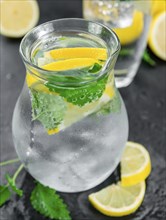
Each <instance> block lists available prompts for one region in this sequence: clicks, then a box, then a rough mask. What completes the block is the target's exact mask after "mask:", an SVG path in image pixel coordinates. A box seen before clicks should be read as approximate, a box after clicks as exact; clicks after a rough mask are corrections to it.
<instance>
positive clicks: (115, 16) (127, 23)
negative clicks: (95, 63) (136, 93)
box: [83, 0, 151, 87]
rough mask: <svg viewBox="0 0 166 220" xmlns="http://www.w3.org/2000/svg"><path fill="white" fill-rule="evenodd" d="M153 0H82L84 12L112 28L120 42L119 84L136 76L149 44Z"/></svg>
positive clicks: (126, 83) (116, 73)
mask: <svg viewBox="0 0 166 220" xmlns="http://www.w3.org/2000/svg"><path fill="white" fill-rule="evenodd" d="M150 11H151V0H149V1H142V0H83V15H84V18H86V19H88V20H93V21H98V22H101V23H103V24H105V25H107V26H108V27H110V28H112V29H113V30H114V31H115V33H116V34H117V35H118V37H119V39H120V42H121V46H122V48H121V51H120V55H119V58H118V61H117V63H116V66H115V78H116V85H117V87H125V86H128V85H129V84H130V83H131V82H132V81H133V79H134V77H135V75H136V73H137V70H138V67H139V65H140V62H141V58H142V55H143V52H144V50H145V47H146V42H147V37H148V30H149V24H150V20H151V16H150Z"/></svg>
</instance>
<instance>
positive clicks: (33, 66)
mask: <svg viewBox="0 0 166 220" xmlns="http://www.w3.org/2000/svg"><path fill="white" fill-rule="evenodd" d="M61 21H62V22H63V21H68V22H69V21H81V22H86V23H93V24H96V25H99V26H101V27H103V28H104V29H106V30H107V31H108V32H109V33H110V34H111V35H112V36H113V37H114V39H115V40H116V42H117V46H116V49H115V51H113V53H110V54H109V56H108V58H107V60H106V61H105V63H104V65H103V66H102V68H101V70H100V71H99V74H97V75H96V76H97V77H96V78H95V80H96V79H99V78H100V77H101V76H102V75H104V73H105V71H106V69H107V66H108V65H109V63H110V62H111V60H112V59H113V58H114V56H116V54H117V53H118V52H119V51H120V49H121V45H120V40H119V38H118V36H117V34H116V33H115V32H114V31H113V30H112V29H111V28H109V27H107V26H106V25H104V24H101V23H99V22H96V21H91V20H87V19H83V18H61V19H55V20H51V21H48V22H45V23H42V24H40V25H38V26H36V27H34V28H33V29H31V30H30V31H29V32H28V33H27V34H26V35H25V36H24V37H23V39H22V40H21V43H20V47H19V53H20V55H21V58H22V59H23V61H24V62H25V63H26V64H27V65H29V66H30V67H32V68H34V70H37V71H40V74H41V76H43V78H42V77H40V78H42V79H44V78H45V76H47V75H48V74H54V75H56V74H57V73H59V72H60V73H63V71H52V70H45V69H43V68H41V67H39V66H37V65H35V64H34V63H33V62H32V61H31V60H30V59H28V58H27V56H26V55H25V53H24V43H25V40H26V39H27V38H28V37H30V36H31V35H33V32H34V30H37V29H40V28H41V27H43V26H44V25H47V24H51V23H54V22H61ZM86 33H87V34H88V33H89V34H90V32H88V31H86ZM106 49H107V48H106ZM33 74H34V75H35V76H37V77H39V76H38V75H36V74H35V73H33ZM57 75H58V74H57ZM92 81H93V80H92ZM88 82H89V80H88Z"/></svg>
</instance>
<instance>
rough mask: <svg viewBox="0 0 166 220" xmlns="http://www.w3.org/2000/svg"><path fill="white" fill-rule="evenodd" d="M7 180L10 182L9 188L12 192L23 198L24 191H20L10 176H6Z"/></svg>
mask: <svg viewBox="0 0 166 220" xmlns="http://www.w3.org/2000/svg"><path fill="white" fill-rule="evenodd" d="M6 179H7V181H8V184H9V187H10V188H11V190H12V191H13V192H15V193H17V195H19V196H22V195H23V191H22V190H21V189H19V188H18V187H17V186H16V184H15V181H14V179H13V178H11V177H10V176H9V175H8V174H7V175H6Z"/></svg>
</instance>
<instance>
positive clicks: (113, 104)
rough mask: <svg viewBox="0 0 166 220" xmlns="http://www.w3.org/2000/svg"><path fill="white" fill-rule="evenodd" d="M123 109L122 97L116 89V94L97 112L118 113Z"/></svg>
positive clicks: (101, 113) (102, 113) (100, 113)
mask: <svg viewBox="0 0 166 220" xmlns="http://www.w3.org/2000/svg"><path fill="white" fill-rule="evenodd" d="M120 109H121V98H120V95H119V92H118V91H117V90H116V89H115V96H114V97H113V99H112V100H110V101H109V102H108V103H107V104H105V105H104V106H102V108H101V109H100V110H99V111H98V112H97V115H107V114H110V113H118V112H119V111H120Z"/></svg>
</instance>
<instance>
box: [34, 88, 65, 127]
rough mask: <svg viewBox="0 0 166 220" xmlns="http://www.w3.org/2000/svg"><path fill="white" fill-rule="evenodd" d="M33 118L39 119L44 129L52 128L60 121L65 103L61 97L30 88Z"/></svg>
mask: <svg viewBox="0 0 166 220" xmlns="http://www.w3.org/2000/svg"><path fill="white" fill-rule="evenodd" d="M31 97H32V98H31V101H32V114H33V119H34V120H35V119H37V120H39V121H40V122H41V123H42V124H43V126H44V127H45V128H46V129H54V128H57V126H58V125H59V124H60V123H61V122H62V120H63V117H64V114H65V111H66V103H65V101H64V100H63V98H62V97H60V96H57V95H53V94H47V93H43V92H37V91H35V90H33V89H31Z"/></svg>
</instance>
